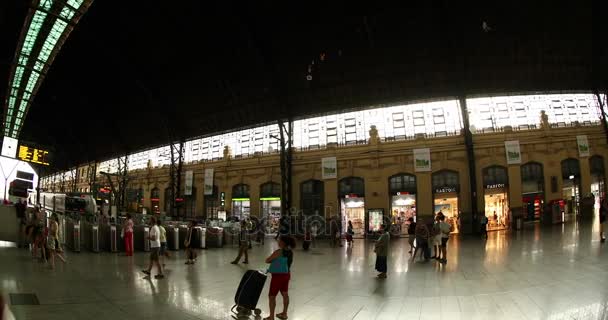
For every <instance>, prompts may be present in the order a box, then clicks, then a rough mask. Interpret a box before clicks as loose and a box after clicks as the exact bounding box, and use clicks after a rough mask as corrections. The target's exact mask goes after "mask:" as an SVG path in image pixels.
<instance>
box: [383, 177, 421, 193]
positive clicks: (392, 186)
mask: <svg viewBox="0 0 608 320" xmlns="http://www.w3.org/2000/svg"><path fill="white" fill-rule="evenodd" d="M388 185H389V190H390V192H391V194H393V193H396V192H410V193H416V176H415V175H412V174H407V173H401V174H397V175H394V176H392V177H390V178H389V179H388Z"/></svg>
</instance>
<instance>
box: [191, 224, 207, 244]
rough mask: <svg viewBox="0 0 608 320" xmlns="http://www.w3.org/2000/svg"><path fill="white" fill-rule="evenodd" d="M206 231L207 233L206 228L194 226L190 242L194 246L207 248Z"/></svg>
mask: <svg viewBox="0 0 608 320" xmlns="http://www.w3.org/2000/svg"><path fill="white" fill-rule="evenodd" d="M206 233H207V228H203V227H194V232H193V234H192V244H193V245H194V248H200V249H206V248H207V239H206Z"/></svg>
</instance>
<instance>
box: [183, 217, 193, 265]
mask: <svg viewBox="0 0 608 320" xmlns="http://www.w3.org/2000/svg"><path fill="white" fill-rule="evenodd" d="M195 225H196V222H195V221H194V220H193V221H190V223H188V231H186V239H184V247H185V248H186V257H187V259H188V260H187V261H186V264H194V262H196V257H195V254H194V251H193V250H192V233H194V226H195Z"/></svg>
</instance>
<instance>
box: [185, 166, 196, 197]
mask: <svg viewBox="0 0 608 320" xmlns="http://www.w3.org/2000/svg"><path fill="white" fill-rule="evenodd" d="M193 178H194V172H193V171H192V170H188V171H186V185H185V188H186V189H185V190H184V195H185V196H191V195H192V182H193V181H192V180H193Z"/></svg>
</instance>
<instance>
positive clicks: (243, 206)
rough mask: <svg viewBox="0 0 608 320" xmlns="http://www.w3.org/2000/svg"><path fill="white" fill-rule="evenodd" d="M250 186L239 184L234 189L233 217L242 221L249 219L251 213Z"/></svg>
mask: <svg viewBox="0 0 608 320" xmlns="http://www.w3.org/2000/svg"><path fill="white" fill-rule="evenodd" d="M250 204H251V202H250V199H249V186H248V185H246V184H242V183H241V184H237V185H235V186H233V187H232V216H233V217H237V218H238V219H240V220H242V219H244V218H246V217H249V212H250V209H251V207H250Z"/></svg>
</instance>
